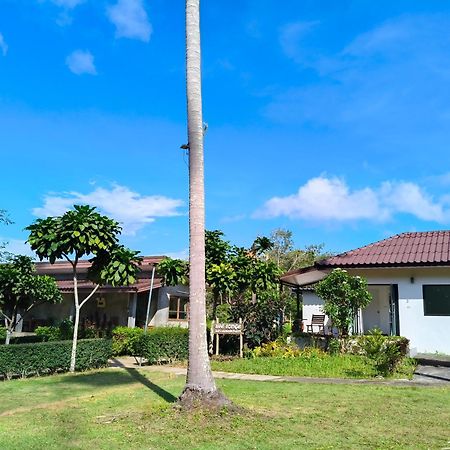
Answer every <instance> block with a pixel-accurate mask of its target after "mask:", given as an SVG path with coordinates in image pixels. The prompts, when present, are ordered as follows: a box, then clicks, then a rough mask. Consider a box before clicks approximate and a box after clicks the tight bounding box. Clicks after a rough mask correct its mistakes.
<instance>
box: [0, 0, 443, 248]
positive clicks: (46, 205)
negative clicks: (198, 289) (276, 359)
mask: <svg viewBox="0 0 450 450" xmlns="http://www.w3.org/2000/svg"><path fill="white" fill-rule="evenodd" d="M280 5H281V3H280V2H277V1H275V0H272V1H269V0H239V1H237V0H231V1H228V2H218V1H207V0H203V3H202V49H203V96H204V119H205V121H206V122H207V123H208V125H209V128H208V133H207V135H206V140H205V158H206V174H205V175H206V192H207V194H206V196H207V198H206V200H207V215H206V219H207V227H208V228H210V229H215V228H220V229H222V230H223V231H224V232H225V233H226V235H227V237H228V238H229V239H230V240H231V241H232V242H234V243H236V244H240V245H250V244H251V242H252V240H253V239H254V238H255V237H256V236H257V235H262V234H266V235H267V234H269V233H270V232H271V230H273V229H274V228H277V227H284V228H288V229H290V230H292V231H293V232H294V236H295V241H296V245H297V246H298V247H303V246H305V245H308V244H313V243H324V244H325V245H326V248H327V249H328V250H330V251H344V250H347V249H351V248H355V247H358V246H361V245H365V244H367V243H369V242H373V241H376V240H379V239H383V238H384V237H387V236H389V235H392V234H395V233H399V232H403V231H416V230H417V231H419V230H432V229H446V228H449V227H450V167H449V164H448V162H449V159H450V158H449V156H448V154H449V143H450V139H449V138H450V89H449V84H450V31H449V30H450V2H442V1H434V0H422V1H414V0H408V1H402V0H397V1H396V2H392V1H383V0H380V1H378V2H373V1H364V0H359V1H349V0H341V1H339V2H336V1H335V0H329V1H325V0H314V1H313V0H305V1H302V2H299V1H296V0H292V1H289V0H285V1H283V2H282V6H280ZM185 142H186V106H185V82H184V2H183V1H182V0H172V1H170V2H168V1H163V0H147V1H144V0H105V1H103V0H3V1H2V2H1V3H0V158H1V175H0V209H7V210H8V211H9V213H10V215H11V218H12V219H13V220H14V222H15V223H14V225H10V226H2V227H1V228H0V238H1V239H3V240H5V239H6V240H9V242H10V248H11V249H12V250H13V251H16V252H17V251H21V252H25V251H26V249H24V247H23V244H22V243H23V241H24V240H25V239H26V233H25V232H24V231H23V228H24V227H25V226H27V225H28V224H30V223H31V222H32V221H33V220H35V219H36V218H37V217H42V216H46V215H55V214H60V213H62V212H63V211H64V210H65V209H67V208H68V207H70V205H72V204H73V203H90V204H92V205H95V206H97V207H98V208H99V209H100V210H101V211H103V212H104V213H107V214H108V215H110V216H113V217H115V218H116V219H117V220H119V221H120V222H122V224H123V227H124V235H123V240H124V242H125V243H126V244H127V245H129V246H130V247H132V248H134V249H138V250H140V251H141V252H142V253H144V254H162V253H164V254H171V255H185V254H186V249H187V247H188V233H187V227H188V217H187V199H188V191H187V182H188V179H187V175H188V173H187V165H186V156H185V155H184V154H183V151H182V150H180V148H179V147H180V145H181V144H183V143H185Z"/></svg>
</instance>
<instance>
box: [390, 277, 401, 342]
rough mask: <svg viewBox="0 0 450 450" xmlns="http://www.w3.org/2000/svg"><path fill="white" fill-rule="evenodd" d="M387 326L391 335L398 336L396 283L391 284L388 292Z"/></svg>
mask: <svg viewBox="0 0 450 450" xmlns="http://www.w3.org/2000/svg"><path fill="white" fill-rule="evenodd" d="M389 328H390V334H391V336H400V326H399V315H398V284H392V285H391V291H390V293H389Z"/></svg>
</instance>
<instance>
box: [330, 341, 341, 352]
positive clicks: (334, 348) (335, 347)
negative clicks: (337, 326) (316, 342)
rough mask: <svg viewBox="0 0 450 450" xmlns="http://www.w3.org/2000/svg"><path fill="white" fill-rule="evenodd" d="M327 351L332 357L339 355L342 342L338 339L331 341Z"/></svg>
mask: <svg viewBox="0 0 450 450" xmlns="http://www.w3.org/2000/svg"><path fill="white" fill-rule="evenodd" d="M327 350H328V353H329V354H330V355H338V354H339V353H340V352H341V341H340V340H339V339H336V338H332V339H330V340H329V341H328V347H327Z"/></svg>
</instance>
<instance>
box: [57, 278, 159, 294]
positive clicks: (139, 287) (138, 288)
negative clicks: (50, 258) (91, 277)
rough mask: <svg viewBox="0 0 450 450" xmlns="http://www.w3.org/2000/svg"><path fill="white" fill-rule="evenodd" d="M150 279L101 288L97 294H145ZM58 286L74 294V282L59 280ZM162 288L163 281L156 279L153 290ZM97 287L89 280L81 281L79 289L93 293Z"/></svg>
mask: <svg viewBox="0 0 450 450" xmlns="http://www.w3.org/2000/svg"><path fill="white" fill-rule="evenodd" d="M150 283H151V281H150V279H149V278H141V279H138V280H137V281H136V283H133V284H130V285H129V286H118V287H112V286H109V285H105V286H101V287H100V288H99V289H98V291H97V292H99V293H102V292H111V291H114V292H145V291H149V290H150ZM56 284H57V285H58V287H59V289H61V292H64V293H66V294H67V293H72V292H73V281H72V280H57V281H56ZM161 286H162V279H161V278H155V280H154V281H153V288H154V289H157V288H159V287H161ZM94 287H95V285H94V283H92V282H91V281H88V280H80V281H78V289H80V291H83V290H86V291H91V290H92V289H94Z"/></svg>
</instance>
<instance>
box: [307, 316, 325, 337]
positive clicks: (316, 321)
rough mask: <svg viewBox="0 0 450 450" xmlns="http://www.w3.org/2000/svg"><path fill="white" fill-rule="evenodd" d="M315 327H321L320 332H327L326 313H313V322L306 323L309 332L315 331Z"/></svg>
mask: <svg viewBox="0 0 450 450" xmlns="http://www.w3.org/2000/svg"><path fill="white" fill-rule="evenodd" d="M314 327H318V328H319V333H320V332H322V333H323V334H325V315H324V314H313V316H312V319H311V323H310V324H307V325H306V332H307V333H314Z"/></svg>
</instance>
